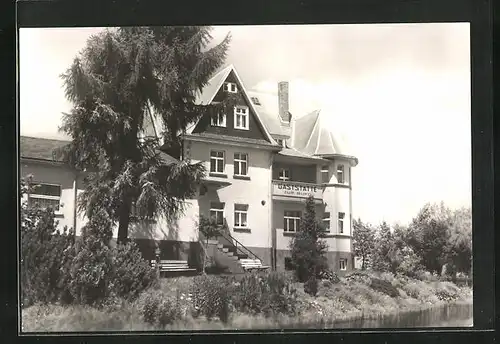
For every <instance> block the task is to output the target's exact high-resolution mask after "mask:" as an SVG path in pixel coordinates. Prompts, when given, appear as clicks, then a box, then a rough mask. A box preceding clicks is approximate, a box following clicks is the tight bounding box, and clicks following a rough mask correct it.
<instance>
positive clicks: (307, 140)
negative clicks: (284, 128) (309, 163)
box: [292, 110, 350, 158]
mask: <svg viewBox="0 0 500 344" xmlns="http://www.w3.org/2000/svg"><path fill="white" fill-rule="evenodd" d="M294 125H295V128H296V130H295V131H294V133H293V139H292V142H293V147H295V148H296V149H298V150H299V151H301V152H303V153H305V154H309V155H315V156H335V155H338V156H340V155H343V156H346V157H349V158H350V156H348V155H346V153H347V152H346V146H345V144H344V143H343V142H342V140H341V139H340V137H339V135H334V134H333V133H332V131H331V130H330V129H329V128H327V127H326V121H325V120H324V114H323V112H322V111H321V110H315V111H313V112H311V113H309V114H307V115H305V116H303V117H301V118H298V119H297V120H296V121H295V124H294Z"/></svg>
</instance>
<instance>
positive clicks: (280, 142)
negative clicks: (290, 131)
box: [276, 139, 285, 148]
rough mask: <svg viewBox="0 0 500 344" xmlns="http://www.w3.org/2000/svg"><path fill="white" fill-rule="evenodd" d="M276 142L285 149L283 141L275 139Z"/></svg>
mask: <svg viewBox="0 0 500 344" xmlns="http://www.w3.org/2000/svg"><path fill="white" fill-rule="evenodd" d="M276 142H277V143H278V144H279V145H280V146H281V147H283V148H285V140H283V139H277V140H276Z"/></svg>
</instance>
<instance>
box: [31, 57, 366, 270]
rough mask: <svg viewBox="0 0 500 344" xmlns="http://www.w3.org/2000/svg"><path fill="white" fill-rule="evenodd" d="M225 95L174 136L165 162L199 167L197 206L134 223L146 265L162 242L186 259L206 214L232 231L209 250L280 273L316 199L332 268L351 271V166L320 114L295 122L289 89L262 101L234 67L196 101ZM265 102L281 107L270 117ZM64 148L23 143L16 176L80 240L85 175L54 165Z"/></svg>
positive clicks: (166, 251) (165, 251) (154, 127)
mask: <svg viewBox="0 0 500 344" xmlns="http://www.w3.org/2000/svg"><path fill="white" fill-rule="evenodd" d="M224 93H229V94H230V96H231V99H232V102H233V103H232V105H234V106H231V110H230V111H228V112H227V113H221V114H219V115H218V116H208V115H207V116H206V117H202V118H201V119H200V120H199V121H198V122H196V123H193V124H192V125H190V127H189V128H188V130H186V132H185V133H182V134H181V135H183V146H182V148H181V149H180V150H179V151H177V152H168V153H169V154H170V155H167V154H165V156H166V157H167V159H170V160H171V159H189V160H190V161H192V162H193V163H196V162H202V163H204V164H205V166H206V168H207V171H208V172H207V176H206V178H205V179H204V182H203V185H201V186H200V190H199V194H198V195H197V197H196V199H192V200H188V201H187V203H188V207H187V210H186V213H185V214H184V216H183V217H182V218H180V219H179V221H177V222H176V223H167V222H166V221H165V220H163V219H157V220H156V221H154V222H150V223H147V224H142V223H141V224H139V223H134V224H133V225H132V226H131V229H130V233H129V234H130V236H131V237H132V238H134V239H136V240H137V242H138V243H139V245H140V246H141V248H142V250H143V253H144V254H145V255H146V256H148V258H152V255H153V253H152V252H153V247H154V245H155V243H159V245H160V249H161V250H162V256H164V257H167V256H168V258H169V259H181V258H183V259H189V257H190V256H191V255H192V254H193V251H194V250H195V248H196V244H197V243H198V240H199V239H200V236H199V233H198V230H197V223H198V220H199V218H200V216H201V215H204V216H206V217H209V216H213V217H215V218H216V219H217V221H220V223H223V222H224V221H226V222H227V224H228V227H229V233H227V234H228V236H226V237H224V238H218V239H217V240H216V241H215V242H213V241H211V244H212V245H215V246H214V247H217V245H218V244H223V245H224V247H227V246H230V245H235V246H237V247H239V250H240V252H247V256H253V257H255V258H258V259H260V260H261V261H262V263H263V264H265V265H269V266H272V267H273V268H275V269H277V270H283V269H286V267H287V258H288V256H289V250H288V244H289V242H290V238H291V237H292V236H293V235H294V232H295V231H296V230H297V228H298V225H299V221H300V217H301V212H302V210H303V208H304V200H305V199H306V198H307V197H308V196H309V195H313V196H314V198H315V200H316V203H317V213H318V216H320V217H321V219H322V220H323V221H324V224H325V225H326V227H327V228H328V233H327V238H326V241H327V243H328V246H329V252H328V260H329V262H330V265H331V267H332V268H334V269H335V270H340V271H343V270H350V269H352V268H353V267H354V257H353V254H352V242H351V228H352V182H351V169H352V167H354V166H356V165H357V159H356V158H355V157H353V156H350V155H347V154H346V152H345V151H344V150H343V149H342V145H341V143H340V142H339V140H338V138H336V137H334V135H333V134H332V133H331V132H330V131H329V130H328V129H327V128H326V127H325V123H324V122H325V121H324V117H323V116H324V114H323V113H322V112H321V111H313V112H311V113H309V114H307V115H304V116H302V117H298V118H295V116H294V115H293V114H292V112H291V111H290V109H289V104H290V103H289V97H288V93H289V92H288V83H287V82H280V83H279V84H278V96H277V97H271V99H269V96H263V95H259V94H258V93H254V92H248V91H247V90H246V89H245V87H244V84H243V82H242V80H241V79H240V77H239V76H238V73H237V71H236V69H235V68H234V66H232V65H231V66H228V67H226V68H224V69H223V70H221V71H220V72H218V73H217V74H216V75H215V76H213V77H212V79H211V80H210V81H209V82H208V84H207V85H206V87H205V88H204V89H203V91H202V92H201V93H200V94H199V96H198V100H197V101H198V103H199V104H210V103H213V102H220V101H221V100H222V99H223V98H224ZM269 102H275V103H276V104H277V105H278V106H277V111H276V110H275V109H273V105H274V104H272V103H269ZM148 120H149V121H148V124H147V129H146V130H145V133H143V135H146V136H149V135H157V133H158V129H159V120H158V118H157V116H155V114H154V113H151V112H149V117H148ZM64 144H66V142H64V141H56V140H45V139H37V138H28V137H22V138H21V162H22V165H21V173H22V175H26V174H30V173H31V174H33V175H34V177H35V180H36V181H37V182H38V183H42V184H43V187H42V188H40V189H39V190H40V194H37V195H31V196H30V197H31V198H33V199H35V200H38V201H41V202H42V204H46V205H48V204H52V205H54V206H55V207H56V209H57V216H58V217H59V221H60V225H62V226H63V225H67V226H68V227H73V228H76V235H79V233H80V230H81V227H82V226H83V224H84V223H85V218H84V217H83V216H82V215H81V214H78V213H77V211H76V207H75V200H76V197H77V195H78V193H79V192H81V185H82V176H81V175H78V174H77V173H76V172H74V171H72V170H70V169H69V168H67V167H66V166H65V165H63V164H62V163H61V162H58V161H55V160H54V159H53V158H52V153H51V152H52V150H53V149H54V148H57V147H59V146H61V145H64ZM115 236H116V231H115ZM218 246H219V247H221V246H222V245H218ZM226 251H227V250H226ZM221 252H222V250H221ZM221 252H218V253H217V254H218V255H219V256H220V255H221V254H222V253H224V252H222V253H221Z"/></svg>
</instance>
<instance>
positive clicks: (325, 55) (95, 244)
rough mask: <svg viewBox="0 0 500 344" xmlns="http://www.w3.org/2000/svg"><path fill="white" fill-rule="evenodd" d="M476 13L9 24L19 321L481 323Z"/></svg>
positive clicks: (45, 328) (24, 325)
mask: <svg viewBox="0 0 500 344" xmlns="http://www.w3.org/2000/svg"><path fill="white" fill-rule="evenodd" d="M470 50H471V39H470V24H469V23H452V22H450V23H406V24H404V23H400V24H328V25H327V24H314V25H313V24H308V25H305V24H302V25H235V26H217V25H215V26H137V27H133V26H126V27H84V28H82V27H73V28H69V27H68V28H64V27H58V28H20V29H19V131H20V138H19V155H20V165H19V173H20V180H19V185H20V190H21V196H20V201H21V205H20V229H19V240H20V245H19V247H20V252H19V257H20V262H19V287H20V305H21V306H20V317H21V332H25V333H44V332H96V331H112V332H115V331H117V332H121V331H166V332H169V331H205V330H242V331H244V330H279V329H294V330H304V329H323V330H324V329H381V328H385V329H399V328H401V329H408V328H431V327H432V328H434V327H458V328H471V327H472V326H473V323H474V321H473V301H472V299H473V279H472V272H473V266H472V265H473V264H472V262H473V260H472V256H473V254H472V210H471V208H472V172H471V171H472V159H471V156H472V149H471V51H470Z"/></svg>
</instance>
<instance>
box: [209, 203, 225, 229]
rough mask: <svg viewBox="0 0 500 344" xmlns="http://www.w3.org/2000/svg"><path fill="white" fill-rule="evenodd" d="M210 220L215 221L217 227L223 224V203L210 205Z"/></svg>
mask: <svg viewBox="0 0 500 344" xmlns="http://www.w3.org/2000/svg"><path fill="white" fill-rule="evenodd" d="M210 218H212V219H213V220H215V221H216V223H217V224H218V225H223V224H224V203H220V202H211V203H210Z"/></svg>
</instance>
